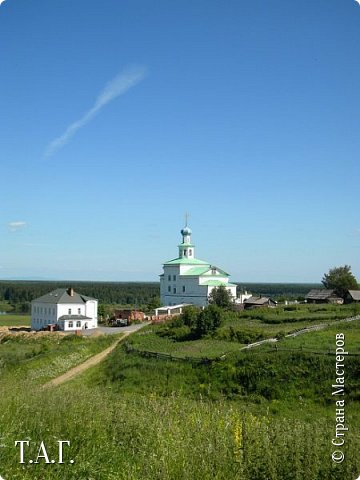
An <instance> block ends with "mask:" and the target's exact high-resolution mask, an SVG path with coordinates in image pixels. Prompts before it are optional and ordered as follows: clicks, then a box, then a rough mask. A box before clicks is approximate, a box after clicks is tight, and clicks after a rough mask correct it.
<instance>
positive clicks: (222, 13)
mask: <svg viewBox="0 0 360 480" xmlns="http://www.w3.org/2000/svg"><path fill="white" fill-rule="evenodd" d="M359 45H360V5H359V4H358V3H356V2H355V1H354V0H341V1H340V0H326V1H325V0H317V1H316V2H314V1H313V0H311V1H310V0H305V1H303V2H289V1H288V0H272V1H271V2H264V1H263V0H262V1H260V0H259V1H258V0H247V1H245V0H229V1H226V2H224V1H215V0H206V1H205V0H204V1H203V0H191V1H190V0H189V1H188V0H183V1H181V2H179V1H169V0H167V1H162V0H156V1H155V0H129V1H121V2H119V1H115V0H104V1H103V2H99V1H93V0H87V1H84V0H76V1H75V2H74V1H70V0H51V1H45V0H32V1H31V2H29V1H28V0H6V1H5V2H3V3H2V4H1V5H0V71H1V75H0V145H1V148H0V157H1V158H0V181H1V184H0V185H1V188H0V279H1V278H44V279H47V278H49V279H69V280H72V279H73V280H75V279H77V280H114V281H116V280H119V281H126V280H129V281H133V280H149V281H156V280H157V279H158V274H160V273H161V264H162V263H163V262H164V261H167V260H169V259H171V258H174V257H176V255H177V244H178V243H179V241H180V229H181V227H182V226H183V224H184V213H185V212H186V211H188V212H189V213H190V218H189V225H190V226H191V228H192V230H193V241H194V243H195V244H196V256H198V257H199V258H201V259H204V260H207V261H209V262H211V263H214V264H215V265H218V266H219V267H221V268H224V269H225V270H227V271H229V272H230V273H231V276H232V277H231V278H232V280H233V281H239V282H245V283H246V282H251V281H259V282H260V281H264V282H267V281H274V282H277V281H279V282H307V281H308V282H312V281H314V282H318V281H320V280H321V278H322V275H323V274H324V273H325V272H327V271H328V269H329V268H331V267H334V266H339V265H344V264H350V265H351V266H352V270H353V273H354V274H355V276H357V278H358V279H359V280H360V256H359V253H360V250H359V248H360V219H359V200H358V199H359V194H358V190H359V180H360V162H359V152H360V122H359V116H360V96H359V85H360V56H359Z"/></svg>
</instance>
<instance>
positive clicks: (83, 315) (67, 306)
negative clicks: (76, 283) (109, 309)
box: [31, 288, 98, 331]
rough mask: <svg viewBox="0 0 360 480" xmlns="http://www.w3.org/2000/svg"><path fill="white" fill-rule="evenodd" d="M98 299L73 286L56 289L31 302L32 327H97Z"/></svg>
mask: <svg viewBox="0 0 360 480" xmlns="http://www.w3.org/2000/svg"><path fill="white" fill-rule="evenodd" d="M97 310H98V301H97V300H96V299H95V298H90V297H86V296H85V295H81V294H79V293H76V292H75V291H74V289H73V288H68V289H66V288H57V289H56V290H54V291H52V292H50V293H47V294H46V295H43V296H42V297H39V298H36V299H35V300H33V301H32V302H31V328H32V329H33V330H43V329H46V328H49V329H56V330H64V331H75V330H81V329H87V328H97V326H98V322H97Z"/></svg>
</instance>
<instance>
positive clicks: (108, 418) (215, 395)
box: [0, 311, 360, 480]
mask: <svg viewBox="0 0 360 480" xmlns="http://www.w3.org/2000/svg"><path fill="white" fill-rule="evenodd" d="M289 313H291V311H290V312H289ZM253 315H254V314H253ZM269 315H270V312H269ZM263 320H264V318H263V319H262V320H259V319H255V318H247V319H244V325H245V322H246V328H249V329H251V328H253V329H255V330H256V329H259V323H261V328H264V329H265V330H266V329H267V328H269V332H270V331H271V332H272V333H273V330H272V329H273V328H274V325H273V324H270V323H266V320H267V319H266V318H265V322H264V321H263ZM231 321H232V320H230V319H229V323H225V327H229V326H231V325H232V324H231V323H230V322H231ZM302 322H304V320H301V321H299V323H296V322H289V324H287V323H286V322H284V321H282V325H281V326H282V327H283V328H287V327H289V328H290V327H291V326H292V328H297V327H298V326H299V324H302ZM305 323H306V322H305ZM290 324H291V325H290ZM307 324H313V322H312V321H310V322H307ZM278 326H279V325H278V324H276V325H275V327H276V328H278ZM340 327H341V328H340ZM157 328H158V327H154V326H151V327H147V330H145V329H144V330H141V331H139V332H138V333H136V334H134V335H133V337H132V339H131V341H132V343H133V345H134V346H136V347H137V348H144V349H146V348H148V349H149V350H151V349H161V348H163V351H172V352H175V351H177V352H178V354H179V355H180V356H184V357H185V356H187V355H191V356H192V355H194V356H197V357H199V356H202V355H203V354H204V353H205V354H206V355H210V354H211V355H214V356H217V355H218V352H220V351H222V350H223V348H225V347H228V346H231V347H234V349H233V350H232V353H230V354H229V356H228V358H227V359H226V360H225V361H219V362H215V363H213V364H212V365H194V364H191V363H187V362H182V361H181V362H180V361H179V362H177V361H170V360H163V359H155V358H143V357H141V356H140V355H137V354H132V353H129V354H127V353H126V352H125V350H124V348H123V347H122V346H121V345H119V346H118V347H117V348H116V349H115V350H114V351H113V353H112V354H110V355H109V357H108V358H107V359H106V360H105V361H104V362H103V363H101V364H99V365H98V366H96V367H94V368H92V369H90V370H88V371H87V372H85V373H84V374H83V375H81V376H80V377H78V378H76V379H74V380H72V381H71V382H69V383H65V384H64V385H61V386H60V387H57V388H54V389H49V390H42V389H41V388H40V387H41V385H42V384H44V383H45V382H46V381H48V380H49V379H50V378H53V377H55V376H58V375H60V374H62V373H63V372H64V371H66V370H68V369H69V368H71V367H72V366H74V365H76V364H78V363H81V362H82V361H84V360H85V359H86V358H88V357H89V356H91V355H93V354H95V353H98V352H99V351H101V350H102V349H104V348H106V347H107V346H108V345H109V344H110V343H112V342H113V341H114V339H115V337H113V336H110V337H105V336H102V337H97V338H82V337H75V336H61V335H57V334H51V335H50V334H40V335H36V334H30V335H17V336H10V335H8V336H5V337H2V338H1V341H0V384H1V395H0V437H1V440H0V444H1V447H0V475H1V476H3V477H4V478H5V479H6V480H8V479H12V480H30V479H31V480H59V479H61V480H125V479H126V480H128V479H130V480H177V479H179V480H183V479H184V480H198V479H199V480H213V479H215V480H222V479H224V480H225V479H226V480H232V479H234V480H294V479H295V480H303V479H305V478H306V479H311V480H313V479H314V480H343V479H347V478H349V479H352V478H354V479H355V478H357V476H358V475H359V473H360V458H359V455H358V452H359V449H360V437H359V434H358V432H359V429H360V410H359V401H360V396H359V393H360V375H359V371H360V364H359V357H351V358H350V357H349V359H347V364H346V372H347V377H346V378H347V390H346V422H347V424H348V425H349V431H348V432H347V434H346V443H345V446H344V452H345V460H344V462H343V463H341V464H339V465H336V464H335V463H334V462H332V460H331V453H332V452H333V450H334V447H333V445H332V444H331V440H332V438H333V437H334V429H335V416H334V414H335V405H334V401H333V398H332V396H331V383H332V382H333V379H334V375H335V371H334V369H335V365H334V357H333V356H331V355H326V353H327V349H328V348H332V349H334V334H335V333H337V332H338V331H343V332H344V333H345V338H346V345H347V347H348V349H349V351H350V350H351V351H355V350H356V348H357V351H359V347H358V345H360V322H359V321H356V322H353V323H347V324H346V323H342V322H336V323H333V325H330V326H329V327H328V328H327V329H326V330H323V331H319V332H312V333H309V334H306V335H304V336H303V337H301V336H299V337H297V338H295V339H285V340H283V341H281V342H280V343H279V345H281V347H284V348H285V347H286V349H288V348H290V347H294V351H295V353H294V351H287V350H286V351H281V350H280V351H277V352H275V351H273V350H271V349H266V348H259V349H257V350H254V351H248V352H242V353H241V352H238V349H239V347H240V346H241V344H240V343H239V342H236V341H233V340H221V341H220V340H217V339H211V338H205V339H202V340H195V341H193V342H191V341H186V342H174V341H172V340H170V339H169V338H166V337H160V336H159V335H157V334H156V329H157ZM159 328H160V327H159ZM339 329H340V330H339ZM149 330H150V332H149ZM147 332H148V333H147ZM292 342H293V343H292ZM303 342H304V343H303ZM181 344H182V345H181ZM301 346H303V347H304V348H305V347H309V348H311V349H315V350H320V351H322V352H323V353H325V355H313V354H311V353H309V352H306V351H301V350H300V347H301ZM304 348H303V350H304ZM176 349H177V350H176ZM159 351H160V350H159ZM18 439H24V440H25V439H29V440H30V441H31V444H30V447H29V450H26V463H25V464H24V465H22V464H20V463H19V451H18V449H16V448H15V447H14V442H15V440H18ZM57 440H70V442H71V446H70V448H69V449H65V455H64V461H65V463H64V464H62V465H59V464H57V463H55V464H53V465H51V464H50V465H45V464H44V461H43V459H40V460H39V464H29V462H28V459H30V458H32V459H33V458H36V456H37V453H38V448H39V444H40V442H41V441H44V443H45V445H46V446H47V450H48V452H49V457H50V458H57V446H56V441H57ZM70 459H74V460H75V462H74V463H73V464H70V463H69V460H70Z"/></svg>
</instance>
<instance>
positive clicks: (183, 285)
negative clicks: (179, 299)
mask: <svg viewBox="0 0 360 480" xmlns="http://www.w3.org/2000/svg"><path fill="white" fill-rule="evenodd" d="M184 292H185V285H183V293H184Z"/></svg>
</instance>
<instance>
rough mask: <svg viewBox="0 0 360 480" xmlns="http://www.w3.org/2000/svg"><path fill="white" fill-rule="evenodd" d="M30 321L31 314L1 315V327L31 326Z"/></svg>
mask: <svg viewBox="0 0 360 480" xmlns="http://www.w3.org/2000/svg"><path fill="white" fill-rule="evenodd" d="M30 323H31V319H30V315H13V314H10V315H0V327H19V326H26V327H29V326H30Z"/></svg>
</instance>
